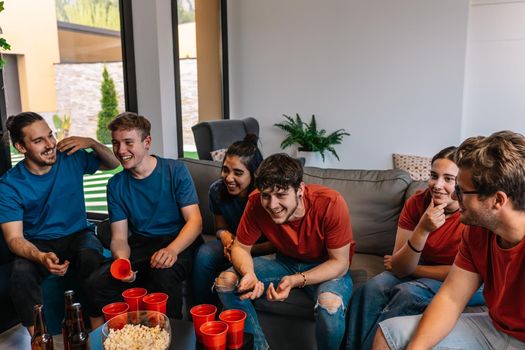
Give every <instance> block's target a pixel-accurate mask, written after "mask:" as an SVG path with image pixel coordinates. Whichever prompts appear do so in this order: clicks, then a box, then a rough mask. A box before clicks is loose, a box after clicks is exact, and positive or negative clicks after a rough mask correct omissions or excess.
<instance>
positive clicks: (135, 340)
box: [102, 311, 171, 350]
mask: <svg viewBox="0 0 525 350" xmlns="http://www.w3.org/2000/svg"><path fill="white" fill-rule="evenodd" d="M127 324H129V325H143V326H145V327H148V328H154V327H156V326H159V327H160V329H161V330H164V331H166V332H167V333H168V339H167V345H166V346H165V347H158V348H155V349H158V350H166V349H168V348H169V346H170V343H171V327H170V320H169V318H168V317H167V316H166V315H164V314H163V313H160V312H157V311H131V312H126V313H123V314H120V315H118V316H115V317H113V318H112V319H111V320H109V321H107V322H106V323H104V325H103V326H102V348H103V349H104V350H108V349H115V350H116V349H123V350H124V349H126V350H129V349H142V348H143V349H153V347H152V345H151V343H147V345H144V344H143V345H142V346H140V344H141V343H140V342H141V341H143V339H144V338H145V337H144V336H143V334H141V335H138V336H137V337H133V336H131V335H130V334H129V333H127V334H121V335H120V338H119V339H115V338H113V339H111V340H109V341H108V343H107V344H106V340H107V339H108V337H109V336H110V330H114V331H115V332H114V333H115V334H117V333H123V328H124V326H125V325H127ZM136 328H138V327H136ZM139 332H143V331H139ZM144 332H148V331H144ZM148 333H149V332H148ZM113 337H115V335H113ZM110 342H111V343H112V344H113V345H112V346H110Z"/></svg>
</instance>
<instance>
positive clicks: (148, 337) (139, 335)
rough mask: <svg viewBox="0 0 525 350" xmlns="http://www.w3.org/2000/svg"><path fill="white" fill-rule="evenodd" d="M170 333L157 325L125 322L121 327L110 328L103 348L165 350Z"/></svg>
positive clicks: (112, 349)
mask: <svg viewBox="0 0 525 350" xmlns="http://www.w3.org/2000/svg"><path fill="white" fill-rule="evenodd" d="M169 343H170V335H169V334H168V332H166V331H165V330H164V329H162V328H160V327H159V326H155V327H147V326H144V325H132V324H126V325H125V326H124V328H122V329H110V330H109V335H108V337H107V338H106V340H105V341H104V349H105V350H146V349H147V350H166V349H167V348H168V346H169Z"/></svg>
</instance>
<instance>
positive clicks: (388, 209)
mask: <svg viewBox="0 0 525 350" xmlns="http://www.w3.org/2000/svg"><path fill="white" fill-rule="evenodd" d="M304 181H305V183H317V184H321V185H325V186H328V187H330V188H333V189H334V190H336V191H338V192H339V193H341V195H343V197H344V199H345V200H346V203H347V204H348V208H349V210H350V218H351V222H352V231H353V235H354V240H355V242H356V247H355V251H356V252H357V253H364V254H375V255H379V256H383V255H385V254H391V253H392V250H393V248H394V241H395V235H396V230H397V221H398V218H399V214H400V212H401V209H402V207H403V203H404V197H405V192H406V190H407V188H408V186H409V185H410V183H411V182H412V180H411V179H410V176H409V175H408V173H406V172H404V171H402V170H396V169H394V170H339V169H319V168H309V167H306V168H305V170H304Z"/></svg>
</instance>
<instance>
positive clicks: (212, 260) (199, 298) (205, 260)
mask: <svg viewBox="0 0 525 350" xmlns="http://www.w3.org/2000/svg"><path fill="white" fill-rule="evenodd" d="M230 266H231V264H230V262H229V261H228V259H226V257H225V256H224V247H223V245H222V243H221V241H219V240H214V241H209V242H206V243H205V244H203V245H201V246H200V247H199V248H198V250H197V254H196V255H195V264H194V266H193V278H192V280H193V297H194V299H195V300H194V301H195V304H197V305H198V304H215V303H216V301H217V297H216V296H215V295H214V294H213V292H212V289H211V288H212V286H213V283H214V281H215V277H217V275H218V274H219V273H220V272H221V271H224V270H226V269H227V268H229V267H230Z"/></svg>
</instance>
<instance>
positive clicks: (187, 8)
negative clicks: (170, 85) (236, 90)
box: [177, 0, 228, 158]
mask: <svg viewBox="0 0 525 350" xmlns="http://www.w3.org/2000/svg"><path fill="white" fill-rule="evenodd" d="M221 6H223V1H220V0H177V28H178V45H179V50H178V54H179V68H180V85H179V86H180V94H181V97H180V105H181V113H182V118H181V122H182V123H181V124H182V139H183V150H184V156H185V157H195V158H196V157H197V153H196V149H195V141H194V138H193V133H192V131H191V127H192V126H193V125H195V124H196V123H198V122H199V121H204V120H213V119H223V118H228V111H227V105H228V104H227V94H225V93H224V92H223V91H225V90H227V79H226V77H225V75H224V74H223V73H224V72H223V67H225V66H226V64H227V62H224V59H225V57H226V54H225V52H224V50H225V47H226V42H225V40H224V39H225V37H226V35H225V33H224V30H223V28H225V18H226V16H225V13H224V9H221ZM225 86H226V88H225Z"/></svg>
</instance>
